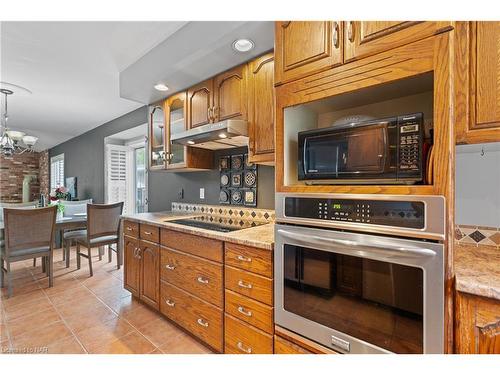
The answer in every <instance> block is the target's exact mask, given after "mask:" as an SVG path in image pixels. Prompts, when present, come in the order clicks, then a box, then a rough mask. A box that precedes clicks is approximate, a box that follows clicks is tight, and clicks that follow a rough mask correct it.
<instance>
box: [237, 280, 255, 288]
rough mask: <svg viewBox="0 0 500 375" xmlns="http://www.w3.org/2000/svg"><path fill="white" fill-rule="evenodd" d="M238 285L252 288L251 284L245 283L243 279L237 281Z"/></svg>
mask: <svg viewBox="0 0 500 375" xmlns="http://www.w3.org/2000/svg"><path fill="white" fill-rule="evenodd" d="M238 286H239V287H242V288H246V289H252V284H246V283H245V282H244V281H243V280H240V281H238Z"/></svg>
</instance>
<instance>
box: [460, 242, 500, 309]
mask: <svg viewBox="0 0 500 375" xmlns="http://www.w3.org/2000/svg"><path fill="white" fill-rule="evenodd" d="M454 258H455V279H456V288H457V290H458V291H459V292H465V293H470V294H474V295H478V296H482V297H488V298H495V299H498V300H500V250H499V249H497V248H496V247H493V246H481V245H480V246H476V245H474V244H455V256H454Z"/></svg>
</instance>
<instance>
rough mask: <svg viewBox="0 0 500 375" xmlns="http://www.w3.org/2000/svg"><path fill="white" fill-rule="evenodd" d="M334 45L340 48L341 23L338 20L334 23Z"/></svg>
mask: <svg viewBox="0 0 500 375" xmlns="http://www.w3.org/2000/svg"><path fill="white" fill-rule="evenodd" d="M333 46H334V47H335V48H339V24H338V22H334V23H333Z"/></svg>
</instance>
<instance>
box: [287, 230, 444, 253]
mask: <svg viewBox="0 0 500 375" xmlns="http://www.w3.org/2000/svg"><path fill="white" fill-rule="evenodd" d="M278 233H279V234H281V235H282V236H283V237H286V238H290V239H292V240H295V241H298V242H300V243H301V244H303V245H305V246H311V245H328V246H332V245H333V246H336V247H338V246H352V247H355V248H357V249H358V250H359V251H363V250H369V251H376V252H378V253H383V254H385V255H389V256H391V255H392V256H402V257H409V258H414V257H425V258H430V257H435V256H436V255H437V254H436V252H435V251H434V250H431V249H426V248H423V247H408V246H397V245H394V244H391V243H384V244H369V245H367V244H363V243H360V242H357V241H353V240H343V239H339V238H328V237H322V236H317V235H304V234H298V233H294V232H291V231H288V230H284V229H278Z"/></svg>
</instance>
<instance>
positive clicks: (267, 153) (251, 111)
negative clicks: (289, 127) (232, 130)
mask: <svg viewBox="0 0 500 375" xmlns="http://www.w3.org/2000/svg"><path fill="white" fill-rule="evenodd" d="M248 68H249V69H248V70H249V71H248V131H249V158H250V161H251V162H253V163H269V164H272V163H274V57H273V54H272V53H269V54H267V55H264V56H261V57H259V58H257V59H255V60H253V61H251V62H250V63H249V64H248Z"/></svg>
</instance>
